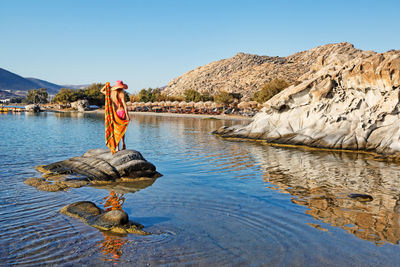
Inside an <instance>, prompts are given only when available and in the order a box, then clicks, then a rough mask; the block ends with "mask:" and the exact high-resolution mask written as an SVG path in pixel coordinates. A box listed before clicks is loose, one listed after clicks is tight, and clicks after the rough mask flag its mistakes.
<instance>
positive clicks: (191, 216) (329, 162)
mask: <svg viewBox="0 0 400 267" xmlns="http://www.w3.org/2000/svg"><path fill="white" fill-rule="evenodd" d="M238 123H245V122H238V121H215V120H203V119H191V118H190V119H189V118H170V117H152V116H144V115H134V116H133V122H132V124H131V125H130V126H129V128H128V131H127V144H128V148H132V149H136V150H138V151H140V152H141V153H142V154H143V156H144V157H145V158H146V159H147V160H149V161H150V162H152V163H154V164H155V165H156V166H157V169H158V171H159V172H160V173H162V174H163V175H164V176H163V177H161V178H159V179H157V180H156V181H155V182H154V183H147V184H141V185H138V186H137V187H134V188H131V190H130V189H129V188H128V189H126V188H125V191H124V192H126V190H128V191H129V190H130V191H131V192H130V193H126V194H125V197H126V201H125V204H124V210H125V211H126V212H127V213H128V215H129V217H130V218H131V219H133V220H135V221H137V222H140V223H142V224H143V225H144V226H145V230H147V231H149V232H152V233H153V234H152V235H149V236H138V235H126V236H117V235H110V234H107V233H103V232H101V231H99V230H97V229H95V228H92V227H90V226H88V225H86V224H84V223H83V222H81V221H80V220H77V219H74V218H70V217H67V216H65V215H62V214H60V213H59V210H60V209H61V208H62V207H63V206H64V205H67V204H70V203H73V202H75V201H81V200H88V201H93V202H95V203H97V204H99V203H100V202H101V201H102V198H104V197H106V196H107V195H108V193H109V189H105V188H103V189H102V188H94V187H83V188H79V189H69V190H68V191H64V192H54V193H49V192H41V191H38V190H37V189H35V188H33V187H30V186H27V185H25V184H24V183H23V182H24V180H25V179H27V178H29V177H40V174H39V173H37V172H36V171H35V170H34V167H35V166H36V165H41V164H48V163H52V162H55V161H59V160H63V159H67V158H69V157H73V156H79V155H81V154H83V153H84V152H86V151H87V150H88V149H92V148H98V147H105V146H104V121H103V117H102V116H101V115H95V114H76V113H74V114H58V113H40V114H30V113H22V114H11V113H9V114H0V142H1V143H0V144H1V153H0V162H1V168H0V179H1V184H2V186H1V187H0V193H1V194H0V227H1V231H0V265H3V266H8V265H29V266H31V265H66V266H81V265H100V266H102V265H106V266H111V265H112V266H114V265H115V264H116V265H119V266H141V265H152V266H154V265H168V266H171V265H173V266H175V265H196V266H248V265H251V266H261V265H268V266H271V265H272V266H275V265H276V266H369V265H370V266H376V265H379V266H398V264H399V262H400V253H399V252H400V250H399V245H398V242H399V240H400V201H399V198H400V166H399V165H398V164H393V163H387V162H379V161H375V160H373V159H370V158H368V156H366V155H359V154H353V153H337V152H316V151H304V150H300V149H289V148H278V147H271V146H266V145H263V144H260V143H258V142H238V141H228V140H223V139H220V138H218V137H215V136H213V135H211V134H210V132H211V131H212V130H214V129H216V128H219V127H221V126H223V125H232V124H238ZM350 193H366V194H370V195H372V196H373V198H374V200H373V201H372V202H368V203H361V202H358V201H356V200H354V199H351V198H349V197H348V194H350Z"/></svg>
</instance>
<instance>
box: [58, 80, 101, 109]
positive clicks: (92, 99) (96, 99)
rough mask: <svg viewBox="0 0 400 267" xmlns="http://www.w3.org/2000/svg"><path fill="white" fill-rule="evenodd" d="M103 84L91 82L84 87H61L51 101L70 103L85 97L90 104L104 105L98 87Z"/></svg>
mask: <svg viewBox="0 0 400 267" xmlns="http://www.w3.org/2000/svg"><path fill="white" fill-rule="evenodd" d="M103 86H104V84H102V83H93V84H91V85H89V86H88V87H87V88H84V89H78V90H74V89H70V88H61V89H60V91H59V92H58V93H57V94H56V95H55V97H54V98H53V101H52V102H53V103H63V104H66V103H71V102H75V101H77V100H80V99H87V100H88V101H89V104H90V105H97V106H102V105H104V95H103V94H102V93H100V89H101V88H102V87H103Z"/></svg>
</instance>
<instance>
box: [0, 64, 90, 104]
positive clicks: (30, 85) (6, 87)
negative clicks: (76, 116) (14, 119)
mask: <svg viewBox="0 0 400 267" xmlns="http://www.w3.org/2000/svg"><path fill="white" fill-rule="evenodd" d="M88 86H89V84H84V85H58V84H55V83H51V82H48V81H44V80H40V79H36V78H24V77H22V76H19V75H17V74H15V73H12V72H10V71H8V70H5V69H2V68H0V98H9V97H13V96H24V95H26V93H27V92H28V91H29V90H32V89H39V88H46V89H47V92H48V93H49V94H51V95H55V94H57V93H58V91H60V89H61V88H71V89H82V88H86V87H88Z"/></svg>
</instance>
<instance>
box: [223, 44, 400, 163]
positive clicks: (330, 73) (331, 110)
mask: <svg viewBox="0 0 400 267" xmlns="http://www.w3.org/2000/svg"><path fill="white" fill-rule="evenodd" d="M299 80H301V81H302V82H301V83H300V84H298V85H297V86H294V85H293V86H291V87H289V88H287V89H286V90H283V91H282V92H281V93H279V94H277V95H275V96H274V97H273V98H271V99H270V100H269V101H267V102H266V103H265V104H264V106H265V107H264V108H263V109H262V111H261V112H259V113H258V114H257V115H256V116H255V117H254V120H253V122H252V123H250V124H249V125H248V126H245V127H240V126H234V127H224V128H221V129H219V130H217V131H216V132H215V133H216V134H219V135H221V136H223V137H241V138H253V139H263V140H267V141H269V142H274V143H282V144H294V145H308V146H313V147H322V148H334V149H351V150H367V151H374V152H378V153H382V154H391V155H395V156H396V157H397V156H398V155H400V129H399V127H400V114H399V112H400V110H399V95H400V50H396V51H389V52H386V53H376V52H373V51H360V50H356V49H354V48H353V47H352V45H350V44H346V43H342V44H336V45H333V46H332V47H331V49H330V50H329V53H325V54H320V55H319V57H318V60H317V61H316V62H315V63H314V64H313V65H312V66H311V67H310V70H309V71H308V72H307V73H305V74H304V75H302V76H301V77H300V78H299Z"/></svg>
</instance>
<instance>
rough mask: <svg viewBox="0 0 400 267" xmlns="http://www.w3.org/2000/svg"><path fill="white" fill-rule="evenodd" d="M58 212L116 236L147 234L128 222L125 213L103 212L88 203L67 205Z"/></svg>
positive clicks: (136, 224)
mask: <svg viewBox="0 0 400 267" xmlns="http://www.w3.org/2000/svg"><path fill="white" fill-rule="evenodd" d="M60 212H61V213H63V214H66V215H68V216H71V217H74V218H78V219H81V220H82V221H84V222H86V223H87V224H89V225H90V226H93V227H95V228H97V229H100V230H102V231H110V232H112V233H117V234H127V233H132V234H140V235H148V234H149V233H147V232H145V231H143V230H142V229H143V225H141V224H138V223H135V222H133V221H130V220H129V217H128V214H127V213H126V212H125V211H123V210H110V211H104V210H103V209H101V208H99V207H97V206H96V204H94V203H93V202H90V201H80V202H76V203H73V204H69V205H67V206H65V207H64V208H62V209H61V211H60Z"/></svg>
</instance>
